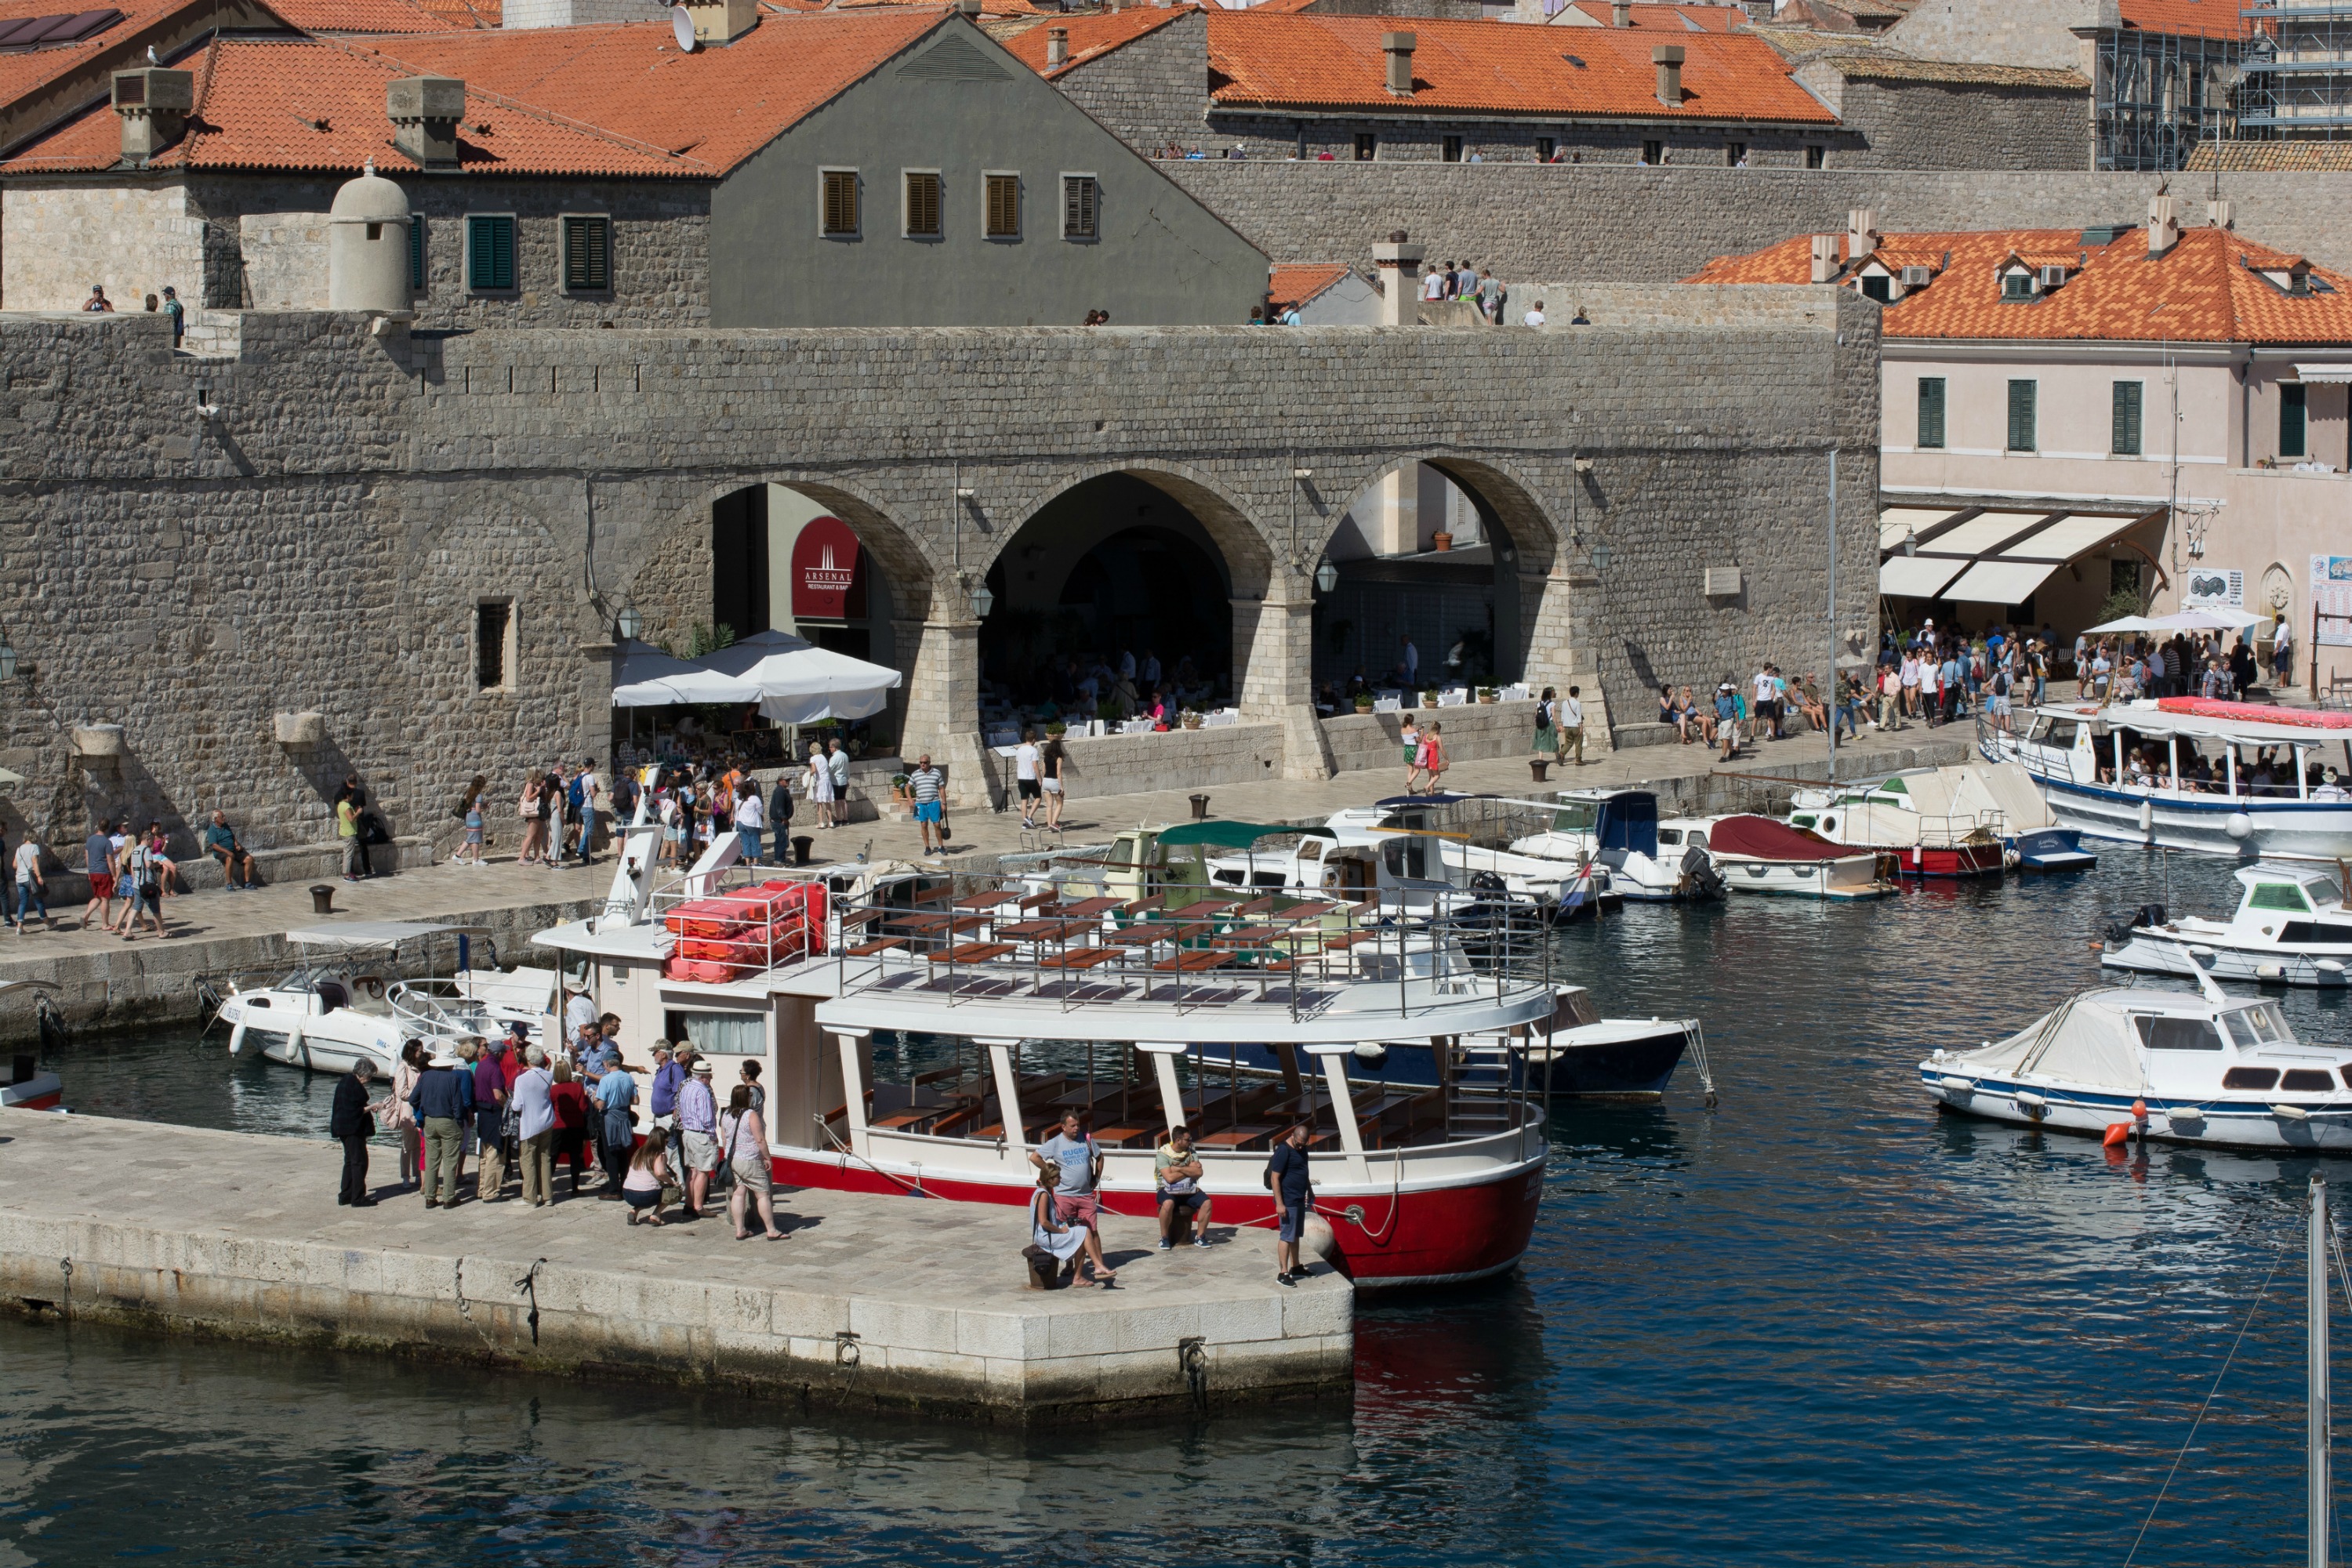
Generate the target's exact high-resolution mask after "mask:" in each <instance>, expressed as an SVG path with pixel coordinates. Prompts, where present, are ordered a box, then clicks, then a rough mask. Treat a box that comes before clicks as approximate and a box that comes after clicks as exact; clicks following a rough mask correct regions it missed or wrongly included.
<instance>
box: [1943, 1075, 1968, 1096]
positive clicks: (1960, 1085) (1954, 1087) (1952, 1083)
mask: <svg viewBox="0 0 2352 1568" xmlns="http://www.w3.org/2000/svg"><path fill="white" fill-rule="evenodd" d="M1936 1087H1937V1089H1942V1090H1943V1091H1944V1092H1945V1093H1946V1094H1974V1093H1975V1092H1976V1088H1977V1086H1976V1084H1975V1083H1974V1082H1973V1081H1972V1080H1971V1079H1965V1078H1960V1077H1958V1075H1956V1074H1953V1073H1946V1074H1945V1075H1944V1076H1943V1077H1942V1078H1939V1079H1937V1080H1936Z"/></svg>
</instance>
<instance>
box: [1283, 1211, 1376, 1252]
mask: <svg viewBox="0 0 2352 1568" xmlns="http://www.w3.org/2000/svg"><path fill="white" fill-rule="evenodd" d="M1360 1223H1361V1222H1359V1224H1360ZM1298 1250H1299V1251H1301V1252H1305V1253H1309V1254H1311V1255H1313V1256H1314V1257H1317V1258H1321V1259H1322V1260H1323V1261H1324V1262H1326V1263H1337V1262H1339V1235H1338V1233H1337V1232H1335V1231H1333V1230H1332V1228H1331V1222H1330V1221H1329V1220H1328V1219H1325V1218H1324V1217H1323V1216H1322V1215H1319V1214H1317V1213H1315V1212H1314V1211H1313V1210H1312V1209H1309V1210H1308V1211H1307V1224H1306V1225H1305V1226H1303V1227H1302V1228H1301V1230H1300V1232H1299V1237H1298Z"/></svg>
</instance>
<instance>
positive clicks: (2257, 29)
mask: <svg viewBox="0 0 2352 1568" xmlns="http://www.w3.org/2000/svg"><path fill="white" fill-rule="evenodd" d="M2244 15H2245V16H2246V18H2247V21H2248V23H2249V24H2250V26H2252V37H2251V38H2250V40H2249V41H2248V43H2247V45H2246V48H2245V57H2244V60H2243V64H2244V67H2245V77H2246V85H2245V90H2244V102H2243V104H2242V113H2241V114H2240V116H2239V121H2238V122H2239V124H2240V125H2242V126H2243V127H2245V128H2246V129H2247V130H2248V131H2249V132H2252V133H2253V134H2254V135H2257V136H2262V137H2266V138H2269V137H2275V138H2281V139H2289V138H2291V139H2294V140H2296V141H2315V142H2334V141H2336V140H2338V139H2339V138H2342V137H2344V136H2345V135H2346V133H2347V132H2352V0H2324V3H2322V4H2317V5H2305V4H2299V3H2297V4H2286V5H2278V4H2273V5H2252V6H2250V7H2248V8H2247V10H2246V11H2245V13H2244Z"/></svg>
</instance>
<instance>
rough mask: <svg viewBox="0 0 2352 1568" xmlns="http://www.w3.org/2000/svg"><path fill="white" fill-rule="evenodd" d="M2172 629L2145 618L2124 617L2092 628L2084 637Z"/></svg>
mask: <svg viewBox="0 0 2352 1568" xmlns="http://www.w3.org/2000/svg"><path fill="white" fill-rule="evenodd" d="M2171 629H2172V628H2171V627H2170V626H2166V625H2165V624H2164V623H2163V622H2162V621H2152V620H2149V619H2148V618H2147V616H2121V617H2119V618H2117V619H2116V620H2112V621H2109V622H2108V623H2107V624H2106V625H2105V626H2093V627H2092V628H2091V629H2090V630H2089V631H2087V632H2085V633H2084V636H2085V637H2096V636H2098V635H2099V634H2100V633H2101V632H2163V631H2170V630H2171Z"/></svg>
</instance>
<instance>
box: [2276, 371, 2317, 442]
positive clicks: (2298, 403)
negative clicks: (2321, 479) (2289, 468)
mask: <svg viewBox="0 0 2352 1568" xmlns="http://www.w3.org/2000/svg"><path fill="white" fill-rule="evenodd" d="M2306 406H2307V405H2306V404H2305V401H2304V386H2303V384H2302V383H2301V382H2299V381H2290V382H2285V383H2283V384H2281V385H2280V387H2279V449H2278V455H2279V456H2280V457H2282V458H2304V457H2308V456H2310V453H2309V452H2308V451H2307V450H2306V449H2305V446H2304V414H2305V408H2306Z"/></svg>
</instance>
